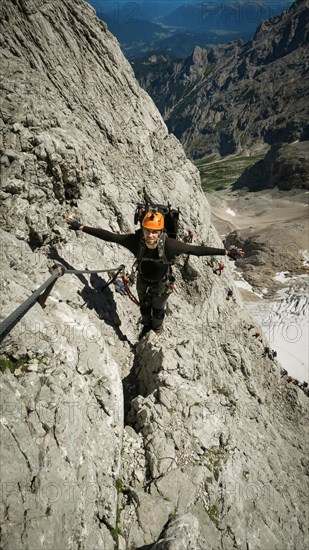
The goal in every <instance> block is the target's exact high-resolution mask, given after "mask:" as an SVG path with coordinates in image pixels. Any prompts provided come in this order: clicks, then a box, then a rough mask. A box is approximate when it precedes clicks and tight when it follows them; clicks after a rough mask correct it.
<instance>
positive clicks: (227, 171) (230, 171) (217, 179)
mask: <svg viewBox="0 0 309 550" xmlns="http://www.w3.org/2000/svg"><path fill="white" fill-rule="evenodd" d="M264 156H265V153H259V154H256V155H251V156H250V157H247V156H244V155H239V156H229V157H224V158H223V159H216V160H215V159H214V156H213V155H212V156H210V157H207V158H205V159H201V160H197V161H195V163H194V164H195V166H196V167H197V168H198V170H199V172H200V176H201V182H202V188H203V191H205V192H209V191H213V190H215V191H218V190H221V189H225V188H228V187H229V186H230V185H232V184H233V183H234V182H235V181H236V180H237V179H238V178H239V176H240V175H241V174H242V173H243V171H244V170H245V168H247V167H248V166H252V164H255V163H256V162H258V161H259V160H261V159H263V158H264Z"/></svg>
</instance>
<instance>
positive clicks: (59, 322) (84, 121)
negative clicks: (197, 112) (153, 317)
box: [0, 0, 308, 550]
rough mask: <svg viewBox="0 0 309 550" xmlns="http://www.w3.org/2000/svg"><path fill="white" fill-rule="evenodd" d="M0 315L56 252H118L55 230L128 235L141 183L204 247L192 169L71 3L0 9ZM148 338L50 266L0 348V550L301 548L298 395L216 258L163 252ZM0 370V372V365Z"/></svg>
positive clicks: (304, 413) (76, 278)
mask: <svg viewBox="0 0 309 550" xmlns="http://www.w3.org/2000/svg"><path fill="white" fill-rule="evenodd" d="M1 11H2V13H1V63H2V67H1V74H2V77H1V81H0V86H1V92H2V98H3V99H2V104H1V118H0V124H1V199H2V207H1V226H2V229H1V242H2V271H3V277H2V284H1V295H2V313H1V315H2V318H4V317H6V316H7V315H8V314H9V313H11V311H13V310H14V309H15V307H17V306H18V305H19V304H20V303H21V302H22V301H23V300H25V299H26V297H27V296H29V295H30V294H31V292H32V291H33V290H35V289H36V288H37V287H38V286H40V284H41V283H42V282H43V281H44V280H46V278H48V275H49V273H48V269H49V267H50V266H51V265H53V263H54V260H55V259H56V260H58V261H60V262H62V263H63V264H64V265H65V266H66V267H70V266H71V267H72V268H75V269H84V268H85V267H86V266H87V267H88V268H89V269H92V270H95V269H107V268H110V267H113V266H118V265H119V264H120V263H125V264H126V266H127V267H128V268H129V267H130V265H131V263H132V261H133V258H132V257H131V256H130V254H129V253H127V252H125V251H124V250H121V249H119V248H118V247H117V246H116V245H110V244H105V243H104V242H101V241H98V240H96V239H94V238H92V237H90V236H87V235H85V234H75V233H74V234H72V232H69V231H68V230H67V228H66V227H65V223H64V219H65V216H66V214H67V213H68V212H69V211H71V210H73V211H74V212H75V213H76V214H78V216H79V217H80V218H81V219H82V220H83V221H84V222H85V223H87V224H89V225H94V226H101V227H104V228H110V229H112V230H114V231H116V232H121V231H124V232H126V231H131V230H133V229H134V226H133V213H134V206H135V203H136V202H137V201H138V200H140V199H141V190H142V187H143V186H144V185H145V184H146V185H147V188H148V190H149V193H150V194H151V196H152V198H153V199H154V200H157V201H160V202H167V201H168V200H169V201H170V202H172V203H173V204H175V205H179V206H180V207H181V212H182V214H181V216H182V226H181V233H180V236H183V235H184V234H185V233H186V231H187V229H188V228H189V227H190V228H194V229H195V230H196V231H197V233H198V235H200V236H201V238H203V239H204V240H207V242H208V243H209V244H213V245H216V244H219V242H220V241H219V239H218V236H217V234H216V233H215V231H214V230H213V228H212V226H211V225H210V222H209V217H210V214H209V207H208V204H207V201H206V200H205V198H204V196H203V193H202V191H201V187H200V181H199V176H198V173H197V170H196V169H195V168H194V167H193V165H192V164H191V163H190V162H189V161H188V160H187V158H186V156H185V154H184V151H183V149H182V147H181V145H180V144H179V143H178V141H177V140H176V139H175V137H173V136H172V135H169V134H168V131H167V128H166V126H165V124H164V122H163V121H162V119H161V116H160V114H159V112H158V111H157V109H156V108H155V106H154V104H153V102H152V100H151V99H150V98H149V97H148V96H147V94H146V93H145V92H144V91H143V90H141V89H140V88H139V86H138V84H137V82H136V80H135V78H134V75H133V72H132V69H131V67H130V65H129V63H128V62H127V61H126V60H125V59H124V57H123V56H122V54H121V52H120V49H119V46H118V43H117V41H116V40H115V39H114V38H113V36H112V35H111V34H110V33H109V32H108V31H107V29H106V27H105V25H104V24H103V23H102V22H100V21H99V20H98V19H97V18H96V16H95V14H94V11H93V10H92V9H91V8H90V7H89V6H88V5H87V4H84V3H83V2H82V1H80V0H67V1H66V2H62V1H61V0H51V1H49V2H48V3H46V2H43V1H42V0H11V1H9V2H6V3H5V4H3V5H2V7H1ZM175 274H176V277H177V285H176V290H175V292H174V294H173V295H172V297H171V299H170V309H169V312H168V316H167V320H166V323H165V332H164V333H163V335H162V336H160V337H159V338H157V339H154V336H148V337H147V338H146V339H145V340H144V341H143V342H142V343H139V344H138V345H137V346H135V342H136V339H137V334H138V328H139V327H138V319H139V314H138V308H136V306H135V305H134V304H132V303H131V302H130V301H129V300H128V298H126V297H124V296H121V295H120V294H115V293H113V292H112V290H111V289H110V288H109V289H107V290H105V291H104V292H103V291H102V286H103V285H104V280H106V277H104V275H101V274H99V275H97V276H95V275H93V276H91V277H90V276H89V275H83V274H82V275H69V274H65V275H63V276H62V277H61V278H60V279H59V280H58V281H57V283H56V285H55V287H54V289H53V290H52V293H51V296H50V297H49V298H48V301H47V304H46V308H45V309H42V308H41V307H40V306H39V304H36V305H35V306H34V307H33V308H32V309H31V310H30V311H29V312H28V313H27V314H26V315H25V317H24V318H23V319H22V321H21V322H20V323H19V324H18V325H17V326H16V327H15V328H14V329H13V331H12V332H11V333H10V335H9V336H7V338H6V339H5V340H4V341H3V343H2V345H1V367H2V369H1V370H2V372H1V478H2V501H1V524H2V526H1V535H2V547H3V548H4V549H6V550H17V549H19V548H23V549H25V550H34V549H48V550H55V549H64V548H66V549H74V550H75V549H76V550H77V549H84V550H90V549H91V548H95V549H99V548H101V549H106V550H109V549H110V550H112V549H114V548H117V547H118V548H122V549H125V548H126V549H134V548H141V547H145V545H146V546H147V547H148V548H150V547H153V548H157V549H159V548H160V549H162V548H175V549H176V548H177V549H179V548H192V549H193V548H196V549H200V550H202V549H204V548H206V547H209V548H212V549H228V548H248V549H250V548H252V549H253V548H257V547H258V548H271V549H279V548H280V549H281V548H283V547H284V548H290V549H292V548H293V549H294V548H304V547H305V546H306V496H307V487H306V482H307V477H306V471H307V470H308V459H307V458H306V456H307V455H306V446H307V441H308V439H306V437H305V426H306V422H307V418H308V400H307V398H306V396H305V395H304V393H302V392H301V391H300V390H299V389H298V388H296V387H294V386H291V385H289V384H288V383H287V381H286V379H285V376H284V375H283V373H282V371H281V368H280V365H279V363H277V362H276V361H271V360H270V359H269V357H268V356H267V355H265V354H264V353H263V352H264V346H265V344H266V342H265V339H264V340H262V339H261V341H260V339H258V338H256V337H254V336H253V334H252V332H253V331H252V330H248V324H249V323H251V320H250V319H249V317H248V314H247V312H246V310H245V309H244V307H243V304H242V302H241V299H240V297H239V295H238V293H237V289H235V302H232V301H227V300H226V290H227V287H233V281H232V279H231V275H230V270H229V267H228V265H226V269H225V271H224V273H223V275H222V276H221V277H218V276H216V275H215V274H214V273H213V272H212V270H211V269H209V268H208V267H207V266H206V262H205V260H203V259H201V258H195V259H190V260H189V261H188V260H187V259H180V260H178V261H177V266H176V267H175ZM4 367H6V368H4Z"/></svg>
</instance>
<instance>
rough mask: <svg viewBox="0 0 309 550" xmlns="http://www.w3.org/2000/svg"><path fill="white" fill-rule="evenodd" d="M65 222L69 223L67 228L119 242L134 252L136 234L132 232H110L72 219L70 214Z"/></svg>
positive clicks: (108, 240)
mask: <svg viewBox="0 0 309 550" xmlns="http://www.w3.org/2000/svg"><path fill="white" fill-rule="evenodd" d="M66 222H67V224H68V225H69V229H72V230H74V231H82V232H83V233H88V235H93V236H94V237H97V238H98V239H102V240H103V241H106V242H109V243H116V244H120V245H121V246H124V247H125V248H127V249H128V250H130V252H132V253H133V254H135V252H136V236H135V234H134V233H129V234H123V233H112V231H107V230H106V229H101V228H99V227H88V226H86V225H83V224H82V223H80V222H78V221H77V220H75V219H73V217H72V216H68V218H67V219H66Z"/></svg>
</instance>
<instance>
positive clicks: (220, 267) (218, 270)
mask: <svg viewBox="0 0 309 550" xmlns="http://www.w3.org/2000/svg"><path fill="white" fill-rule="evenodd" d="M224 267H225V266H224V263H223V262H218V266H217V267H215V268H214V269H213V272H214V273H215V274H216V275H219V276H220V275H221V273H222V272H223V270H224Z"/></svg>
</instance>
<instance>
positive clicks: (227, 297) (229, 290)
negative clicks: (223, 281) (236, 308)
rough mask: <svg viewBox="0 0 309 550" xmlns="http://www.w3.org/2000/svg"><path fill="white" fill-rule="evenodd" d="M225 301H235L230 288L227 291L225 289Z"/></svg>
mask: <svg viewBox="0 0 309 550" xmlns="http://www.w3.org/2000/svg"><path fill="white" fill-rule="evenodd" d="M226 299H227V300H228V301H230V300H233V301H235V298H234V291H233V290H232V289H231V288H228V289H227V292H226Z"/></svg>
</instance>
